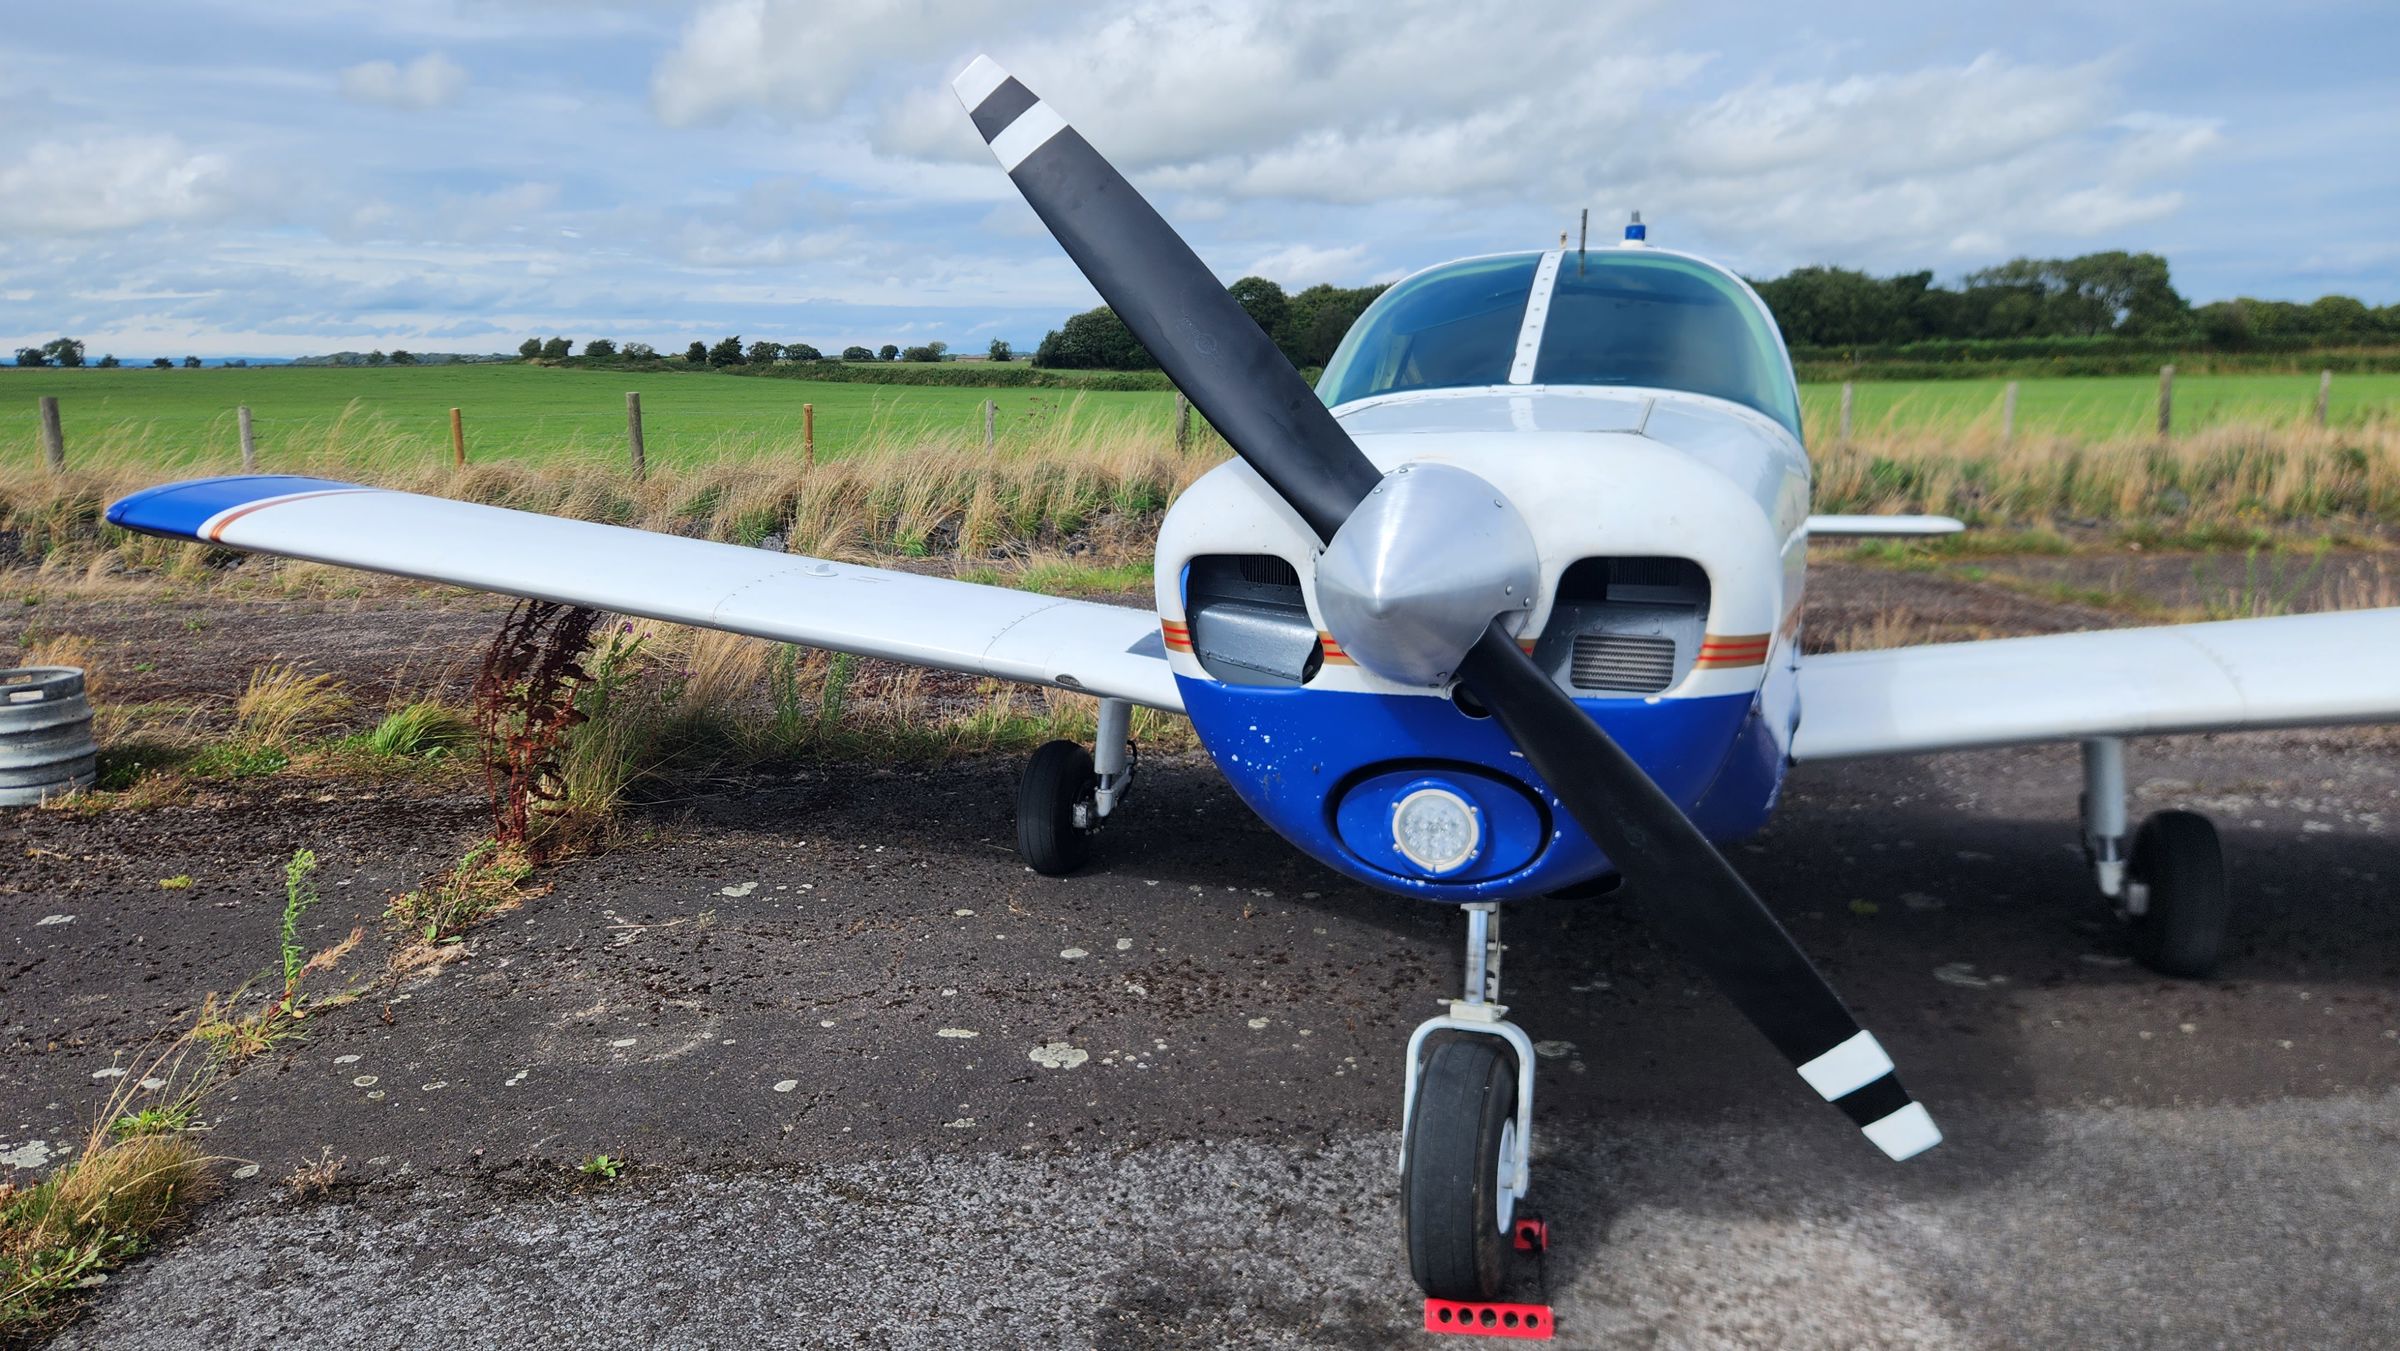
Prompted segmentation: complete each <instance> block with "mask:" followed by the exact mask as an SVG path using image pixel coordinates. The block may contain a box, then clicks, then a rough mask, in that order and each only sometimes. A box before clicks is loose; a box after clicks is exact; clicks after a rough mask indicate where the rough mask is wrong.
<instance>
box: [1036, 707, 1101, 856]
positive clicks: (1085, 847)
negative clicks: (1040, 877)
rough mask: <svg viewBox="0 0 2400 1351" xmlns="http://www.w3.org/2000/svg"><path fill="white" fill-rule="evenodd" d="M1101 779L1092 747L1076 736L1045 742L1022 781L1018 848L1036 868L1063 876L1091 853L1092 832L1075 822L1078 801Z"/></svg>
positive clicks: (1086, 799) (1089, 795)
mask: <svg viewBox="0 0 2400 1351" xmlns="http://www.w3.org/2000/svg"><path fill="white" fill-rule="evenodd" d="M1099 784H1100V781H1099V779H1098V777H1097V776H1095V775H1094V774H1093V773H1092V753H1091V752H1090V751H1087V750H1085V749H1084V748H1083V747H1082V746H1080V745H1078V744H1076V743H1075V742H1072V741H1050V742H1044V743H1043V744H1042V745H1040V746H1038V747H1036V748H1035V749H1034V752H1033V758H1031V759H1030V760H1027V761H1026V762H1025V777H1024V778H1022V779H1019V780H1018V781H1017V852H1018V853H1019V854H1021V855H1023V856H1024V858H1025V862H1026V864H1027V865H1028V866H1030V867H1031V868H1032V869H1033V870H1034V871H1035V872H1037V873H1041V874H1044V875H1045V876H1049V877H1064V876H1066V875H1067V874H1068V873H1071V872H1073V871H1075V870H1076V869H1077V868H1080V867H1082V866H1083V865H1084V864H1085V863H1086V862H1088V861H1089V860H1090V859H1091V857H1092V832H1091V831H1090V830H1089V829H1087V828H1084V827H1081V826H1078V825H1076V824H1075V806H1076V804H1077V803H1081V802H1089V801H1091V799H1092V794H1093V792H1094V791H1095V790H1096V789H1097V788H1098V787H1099Z"/></svg>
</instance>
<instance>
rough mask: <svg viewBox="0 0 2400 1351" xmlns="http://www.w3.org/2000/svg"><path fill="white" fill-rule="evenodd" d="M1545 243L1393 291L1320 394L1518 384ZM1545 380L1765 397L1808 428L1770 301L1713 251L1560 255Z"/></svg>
mask: <svg viewBox="0 0 2400 1351" xmlns="http://www.w3.org/2000/svg"><path fill="white" fill-rule="evenodd" d="M1541 261H1542V255H1540V254H1538V253H1518V254H1506V255H1502V256H1499V257H1492V258H1470V259H1467V260H1465V261H1464V262H1458V263H1452V264H1450V265H1448V266H1445V267H1437V268H1433V269H1431V270H1429V271H1426V272H1421V273H1419V274H1417V275H1416V276H1414V277H1411V278H1409V279H1408V280H1406V281H1404V282H1401V283H1400V284H1399V285H1397V286H1395V287H1393V288H1392V289H1391V290H1389V291H1386V292H1384V293H1383V295H1382V296H1381V297H1379V298H1378V299H1377V300H1376V301H1375V303H1374V304H1373V305H1370V306H1368V307H1367V312H1366V313H1364V314H1362V315H1360V316H1359V318H1358V322H1357V323H1356V324H1354V325H1352V326H1351V329H1350V333H1349V335H1348V336H1347V337H1345V338H1343V339H1342V345H1341V347H1340V349H1339V350H1337V351H1335V352H1334V354H1333V360H1332V361H1330V362H1327V363H1326V366H1325V374H1324V376H1323V377H1322V378H1320V379H1319V380H1318V381H1317V393H1318V396H1319V397H1320V398H1322V399H1323V400H1324V401H1325V402H1326V403H1327V404H1328V405H1331V406H1334V407H1340V406H1341V405H1343V404H1345V403H1350V402H1352V401H1354V400H1358V399H1364V398H1367V397H1369V396H1372V395H1376V394H1395V393H1400V392H1403V391H1407V390H1415V389H1449V388H1457V387H1460V386H1486V385H1505V384H1507V383H1508V377H1509V370H1510V367H1511V366H1512V365H1514V363H1515V361H1516V355H1517V341H1518V338H1519V335H1520V332H1521V330H1522V329H1523V327H1524V322H1525V305H1526V300H1527V297H1528V296H1529V294H1530V293H1531V291H1532V289H1533V279H1534V274H1535V273H1536V272H1537V271H1538V270H1539V269H1540V266H1541ZM1547 310H1548V317H1547V318H1546V319H1545V320H1544V322H1543V326H1542V345H1541V350H1540V352H1539V353H1538V354H1537V355H1536V357H1535V361H1534V368H1533V377H1532V381H1533V383H1534V384H1537V385H1551V386H1560V385H1636V386H1643V387H1646V388H1650V389H1676V390H1684V391H1687V392H1689V393H1693V394H1707V395H1711V396H1714V397H1716V398H1720V399H1727V400H1731V401H1732V402H1734V403H1738V404H1741V405H1743V406H1744V407H1748V408H1755V409H1757V410H1758V411H1759V412H1761V413H1764V414H1766V415H1767V416H1768V417H1771V418H1773V419H1775V420H1776V421H1777V422H1780V423H1782V424H1783V425H1784V426H1786V427H1788V428H1790V429H1791V432H1792V434H1793V435H1794V436H1798V435H1799V434H1800V398H1799V391H1798V390H1796V389H1795V388H1794V387H1793V385H1792V375H1791V363H1790V362H1789V361H1788V360H1787V359H1786V358H1785V356H1784V354H1783V346H1782V344H1781V343H1780V342H1779V341H1777V339H1776V337H1775V329H1774V326H1773V324H1772V322H1771V321H1770V320H1769V319H1768V318H1767V315H1766V310H1765V308H1764V307H1762V306H1761V305H1759V304H1758V302H1757V301H1755V300H1753V299H1752V298H1751V297H1750V296H1749V295H1748V294H1747V293H1746V292H1745V291H1744V290H1743V289H1742V285H1741V283H1740V282H1737V281H1735V280H1734V279H1733V278H1732V277H1730V276H1728V275H1727V274H1725V273H1723V272H1719V271H1718V270H1717V269H1715V268H1713V267H1710V266H1708V265H1706V264H1704V263H1699V262H1695V261H1693V260H1691V259H1689V258H1679V257H1676V256H1675V255H1673V254H1665V253H1652V252H1650V251H1649V250H1647V249H1616V248H1611V249H1605V250H1603V249H1595V250H1592V251H1591V252H1589V253H1585V254H1575V253H1567V254H1563V255H1561V256H1560V258H1559V265H1558V281H1557V284H1556V286H1555V288H1554V289H1553V290H1552V291H1551V293H1550V298H1549V304H1548V306H1547Z"/></svg>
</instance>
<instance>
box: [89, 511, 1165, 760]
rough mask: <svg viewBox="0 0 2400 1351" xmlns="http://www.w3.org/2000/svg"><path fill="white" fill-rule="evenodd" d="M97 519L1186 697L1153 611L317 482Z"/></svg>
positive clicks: (977, 668)
mask: <svg viewBox="0 0 2400 1351" xmlns="http://www.w3.org/2000/svg"><path fill="white" fill-rule="evenodd" d="M108 520H109V523H110V524H112V525H117V526H122V527H124V528H125V529H127V530H137V531H141V532H143V533H145V534H151V535H160V536H164V537H166V538H168V539H180V540H195V541H199V542H202V543H207V544H216V545H221V546H223V547H225V548H229V549H245V550H251V551H254V552H258V553H269V554H279V555H282V556H283V557H286V558H302V559H308V560H310V561H313V562H319V563H334V564H339V565H341V566H344V567H353V568H364V569H366V570H368V571H371V572H385V573H391V574H393V575H395V576H400V577H416V578H421V579H423V580H425V581H430V582H446V583H448V584H450V585H453V586H464V587H472V588H474V589H476V590H479V591H496V592H500V593H502V594H504V595H511V596H529V597H532V598H534V599H536V600H549V601H561V602H565V603H567V604H572V605H588V606H591V607H593V608H595V609H600V610H607V611H610V612H612V613H616V614H627V615H640V616H642V617H644V618H649V619H662V620H667V621H669V622H672V623H677V624H692V625H697V626H699V627H702V628H712V629H725V630H729V631H731V632H734V633H746V634H749V635H751V636H753V637H758V638H771V639H774V640H776V641H779V642H787V643H801V644H805V645H806V646H809V647H822V648H828V649H831V650H833V651H837V652H852V653H856V654H858V655H860V656H866V657H880V658H883V659H885V660H887V661H896V662H902V663H906V664H908V665H911V666H926V667H933V668H935V669H939V670H945V671H963V672H966V673H967V674H970V675H984V676H995V677H998V678H999V679H1002V680H1013V681H1020V682H1023V683H1025V684H1031V685H1055V686H1058V687H1060V688H1062V689H1070V690H1077V691H1081V692H1083V693H1086V694H1097V695H1105V696H1109V697H1113V698H1118V699H1126V700H1130V701H1131V702H1134V703H1137V704H1144V705H1147V706H1149V707H1151V708H1158V709H1165V710H1167V711H1169V712H1174V713H1180V712H1182V711H1183V699H1182V696H1181V694H1180V693H1179V692H1178V691H1177V689H1176V686H1175V680H1174V677H1173V675H1172V674H1170V673H1169V671H1168V668H1167V660H1166V650H1165V648H1164V646H1163V645H1162V644H1161V641H1160V637H1159V627H1158V617H1157V616H1156V615H1155V614H1152V613H1151V612H1150V611H1148V610H1146V609H1144V610H1135V609H1128V608H1126V607H1123V606H1117V605H1102V604H1097V603H1094V602H1091V601H1079V600H1061V599H1059V598H1057V597H1053V596H1039V595H1034V594H1032V593H1030V592H1024V591H1012V590H1010V589H1008V588H1006V587H998V586H979V585H976V584H975V583H972V582H960V581H953V580H950V579H948V578H943V577H921V576H918V575H916V574H914V573H907V572H896V571H891V570H889V569H884V568H867V567H858V566H855V565H853V564H849V563H830V562H826V561H825V560H823V559H816V558H805V557H802V556H800V555H797V554H784V553H774V552H770V551H768V550H764V549H751V548H745V547H743V546H741V545H738V544H718V543H715V542H712V541H709V540H697V539H684V538H681V537H679V536H674V535H661V534H656V533H654V532H651V531H647V530H630V529H627V528H625V527H622V526H613V525H596V524H593V523H591V522H588V521H571V520H566V519H563V518H560V517H556V516H541V515H536V514H534V513H531V512H524V511H511V510H509V509H507V508H505V507H488V506H481V505H478V504H476V503H472V502H454V501H451V500H450V499H448V498H442V497H426V496H422V495H419V494H416V493H403V492H393V491H389V490H386V489H381V488H367V487H361V486H359V485H358V484H355V483H334V482H329V481H327V480H324V479H311V478H291V477H283V476H267V475H257V476H242V477H235V478H212V479H195V480H193V481H191V482H187V483H170V484H167V485H165V486H163V487H158V488H150V489H147V490H145V491H142V492H138V493H135V494H133V495H132V496H130V497H127V498H124V499H122V500H121V501H118V502H116V503H114V504H113V505H111V506H110V507H109V509H108Z"/></svg>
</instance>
